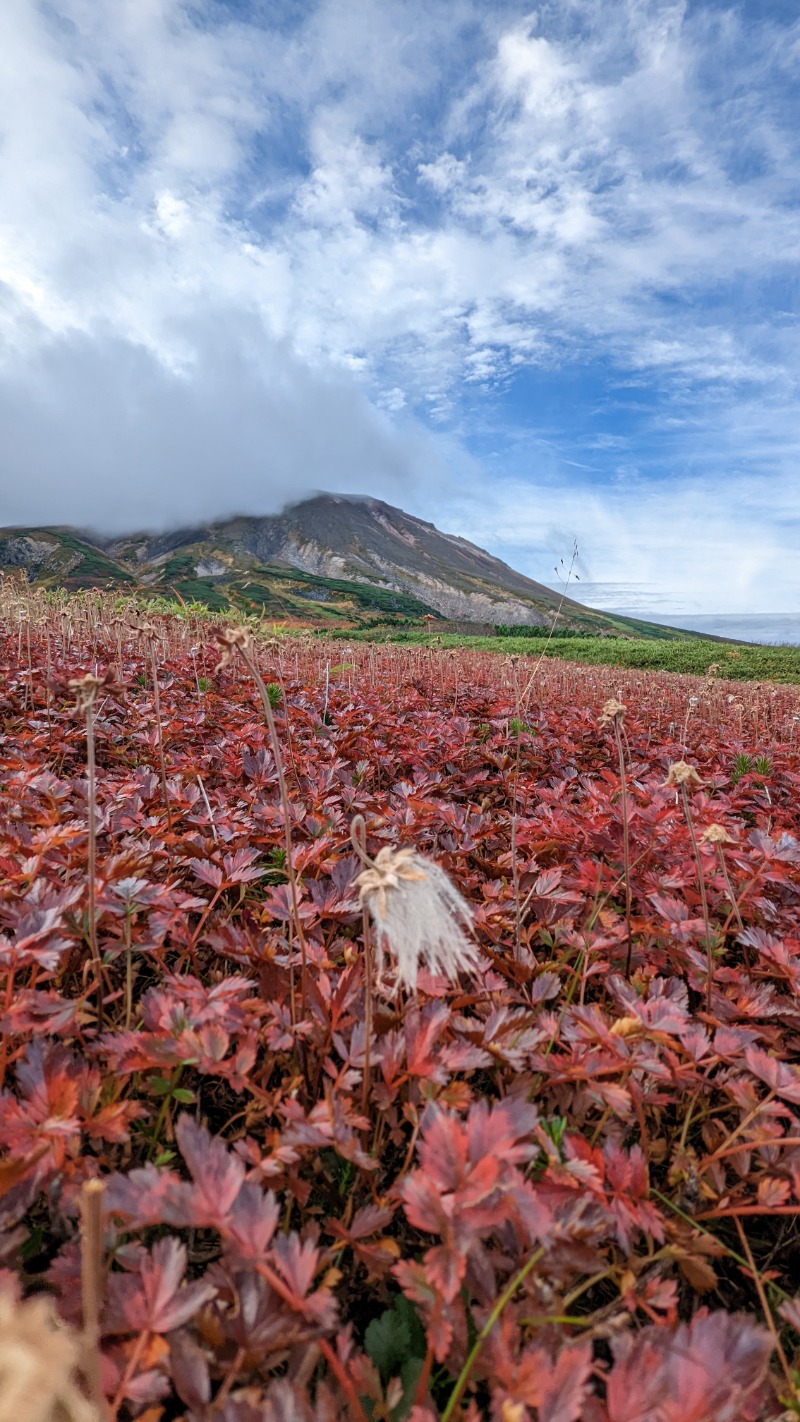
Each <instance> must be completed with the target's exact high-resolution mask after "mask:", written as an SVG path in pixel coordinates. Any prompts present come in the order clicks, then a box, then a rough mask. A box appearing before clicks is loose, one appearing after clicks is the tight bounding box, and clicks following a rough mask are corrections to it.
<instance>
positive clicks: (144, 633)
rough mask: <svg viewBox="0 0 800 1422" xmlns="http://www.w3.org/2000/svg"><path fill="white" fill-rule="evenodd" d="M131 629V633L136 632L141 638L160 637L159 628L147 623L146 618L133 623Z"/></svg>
mask: <svg viewBox="0 0 800 1422" xmlns="http://www.w3.org/2000/svg"><path fill="white" fill-rule="evenodd" d="M130 627H131V632H136V633H137V635H138V636H139V637H157V636H158V628H157V627H156V626H155V625H154V623H152V622H147V621H145V620H144V618H143V619H142V620H141V621H139V622H136V621H133V622H131V624H130Z"/></svg>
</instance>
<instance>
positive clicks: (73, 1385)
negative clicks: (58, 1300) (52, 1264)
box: [0, 1291, 99, 1422]
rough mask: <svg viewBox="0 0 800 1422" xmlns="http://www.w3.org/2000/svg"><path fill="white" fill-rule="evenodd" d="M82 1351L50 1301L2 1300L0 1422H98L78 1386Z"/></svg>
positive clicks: (8, 1296) (0, 1297)
mask: <svg viewBox="0 0 800 1422" xmlns="http://www.w3.org/2000/svg"><path fill="white" fill-rule="evenodd" d="M82 1351H83V1348H82V1344H81V1340H80V1339H79V1338H78V1336H77V1334H75V1333H73V1332H72V1330H71V1329H70V1328H67V1327H66V1326H65V1325H63V1324H58V1323H57V1322H56V1319H55V1315H54V1313H53V1306H52V1304H51V1303H50V1301H49V1299H45V1298H44V1297H42V1296H41V1295H40V1296H39V1297H38V1298H32V1299H27V1300H26V1301H25V1302H24V1303H18V1302H17V1300H16V1299H15V1298H14V1297H13V1295H12V1294H10V1293H9V1292H7V1291H5V1292H3V1293H2V1294H0V1422H54V1419H58V1422H99V1417H98V1413H97V1411H96V1410H95V1408H94V1407H93V1406H92V1405H91V1403H90V1402H89V1401H88V1400H87V1398H86V1397H85V1396H84V1394H83V1392H82V1391H81V1389H80V1386H79V1384H78V1373H79V1368H80V1365H81V1361H82V1359H81V1353H82Z"/></svg>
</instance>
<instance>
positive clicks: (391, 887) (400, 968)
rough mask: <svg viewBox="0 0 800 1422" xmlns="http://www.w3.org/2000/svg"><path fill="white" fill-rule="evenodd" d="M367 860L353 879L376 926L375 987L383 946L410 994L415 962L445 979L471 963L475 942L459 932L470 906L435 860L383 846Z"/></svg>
mask: <svg viewBox="0 0 800 1422" xmlns="http://www.w3.org/2000/svg"><path fill="white" fill-rule="evenodd" d="M362 857H365V856H363V855H362ZM367 863H368V867H367V868H366V869H363V870H362V872H361V873H360V874H359V875H358V876H357V878H356V879H355V881H354V882H355V887H356V888H357V889H358V893H359V898H360V900H361V902H362V904H365V905H366V907H367V909H368V910H369V913H370V916H371V918H372V921H373V924H374V925H375V929H376V934H377V941H376V949H377V953H376V959H377V976H378V983H379V986H381V987H382V979H383V966H384V950H385V949H388V950H389V952H390V954H391V956H392V957H393V959H394V961H395V966H396V970H397V983H396V986H399V985H401V984H402V985H403V986H404V987H407V988H408V989H409V990H410V991H412V992H413V991H414V989H415V988H416V985H417V971H418V969H419V967H420V965H422V966H424V967H426V968H427V969H428V970H429V971H430V972H432V973H443V974H444V975H445V976H446V977H448V978H450V979H451V980H454V979H456V978H457V977H458V974H459V973H460V972H463V971H466V972H471V971H473V970H474V969H475V968H476V967H477V964H478V950H477V946H476V944H475V943H474V942H473V941H472V940H471V939H470V938H468V937H467V935H466V933H465V931H464V930H465V929H467V930H469V929H470V928H471V927H472V914H471V911H470V908H469V906H468V904H466V903H465V901H464V899H462V897H461V895H460V894H459V892H458V890H457V889H456V888H455V887H454V885H453V884H451V882H450V880H449V879H448V877H447V875H446V874H445V872H444V870H443V869H440V868H439V865H438V864H435V863H434V862H433V860H432V859H426V858H425V857H424V856H423V855H421V854H418V853H417V851H416V850H415V849H390V848H389V846H388V845H386V846H384V848H383V849H381V850H379V851H378V853H377V855H376V857H375V858H374V859H368V857H367Z"/></svg>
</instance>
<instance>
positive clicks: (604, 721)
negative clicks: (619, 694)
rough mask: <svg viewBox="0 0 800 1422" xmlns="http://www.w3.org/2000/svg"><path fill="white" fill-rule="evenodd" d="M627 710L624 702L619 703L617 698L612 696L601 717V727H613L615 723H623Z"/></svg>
mask: <svg viewBox="0 0 800 1422" xmlns="http://www.w3.org/2000/svg"><path fill="white" fill-rule="evenodd" d="M627 709H628V708H627V706H626V705H625V703H624V701H617V699H616V697H614V696H612V697H611V699H610V701H607V702H606V703H605V705H604V707H603V710H602V712H601V715H600V725H601V726H611V725H613V724H614V722H615V721H621V720H622V718H623V716H624V715H625V712H626V711H627Z"/></svg>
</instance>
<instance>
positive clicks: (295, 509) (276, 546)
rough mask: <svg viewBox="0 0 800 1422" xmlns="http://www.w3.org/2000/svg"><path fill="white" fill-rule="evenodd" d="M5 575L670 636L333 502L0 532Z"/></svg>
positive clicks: (326, 610)
mask: <svg viewBox="0 0 800 1422" xmlns="http://www.w3.org/2000/svg"><path fill="white" fill-rule="evenodd" d="M12 569H23V570H24V571H25V574H26V576H27V577H28V579H29V580H30V581H31V582H34V583H39V584H44V585H46V586H53V587H56V586H62V587H66V588H70V589H76V588H81V587H83V588H86V587H118V588H119V590H120V591H130V592H133V591H135V590H138V591H140V592H150V593H152V594H156V593H161V594H163V595H165V596H167V597H170V596H174V595H175V594H177V595H178V596H179V597H180V598H181V599H183V601H185V602H186V601H190V600H197V601H202V602H204V603H206V604H208V605H209V606H210V607H214V608H224V607H227V606H230V607H234V608H239V609H242V610H247V611H256V612H258V611H263V612H264V613H265V614H266V615H268V616H270V617H274V618H278V619H281V620H290V621H293V622H295V621H296V622H305V623H308V624H311V625H316V626H330V627H333V626H336V625H337V624H338V625H339V626H347V625H352V624H353V623H355V624H358V623H361V622H364V621H369V620H373V621H374V620H375V619H376V618H381V617H386V616H395V617H396V616H402V617H407V618H411V619H419V618H421V617H423V616H425V615H433V616H439V617H444V618H446V619H450V620H453V619H455V620H458V621H460V622H482V623H505V624H515V625H526V624H527V625H534V626H549V625H550V623H551V622H552V619H553V616H554V614H555V612H556V610H557V609H558V608H560V609H561V610H560V614H559V617H558V625H559V626H564V627H571V628H575V629H581V630H585V631H595V632H599V631H616V632H620V631H622V632H632V631H634V630H635V629H638V628H643V627H644V626H648V631H649V632H650V635H661V636H665V635H666V636H669V635H670V633H671V629H669V628H662V629H656V628H655V627H653V628H649V625H648V624H637V623H635V622H634V621H633V620H632V619H630V618H622V617H616V616H612V615H610V614H606V613H602V612H596V611H595V610H593V609H591V608H587V607H583V606H582V605H581V604H580V603H579V602H576V601H574V600H573V599H571V598H564V599H562V598H561V596H560V594H559V593H555V592H553V590H552V589H551V588H548V587H545V586H544V585H543V584H541V583H537V582H534V581H533V579H532V578H528V577H525V575H524V574H523V573H517V572H515V571H514V569H513V568H509V567H508V565H507V564H505V563H502V562H501V561H500V560H499V559H498V558H494V557H492V555H491V554H490V553H486V552H485V551H484V550H483V549H482V548H478V547H476V545H475V544H473V543H469V542H468V541H467V539H465V538H459V537H458V536H456V535H454V534H448V533H441V532H440V531H439V529H437V528H436V527H435V526H434V525H433V524H432V523H426V522H425V521H424V520H423V519H419V518H415V517H413V516H412V515H411V514H407V513H404V512H403V511H402V510H401V509H396V508H393V507H392V506H391V505H390V504H386V503H384V502H383V501H382V500H380V499H372V498H355V497H350V496H345V495H338V494H319V495H316V496H315V497H314V498H310V499H306V500H304V501H303V502H302V503H298V504H294V505H290V506H289V507H288V508H286V509H284V511H283V513H280V514H272V515H268V516H266V517H263V518H256V517H237V518H230V519H225V520H223V521H221V522H218V523H209V524H205V525H203V526H201V527H193V528H186V529H179V530H176V531H174V532H171V533H154V534H153V533H137V534H133V535H130V536H126V537H114V538H108V537H102V536H100V535H97V534H92V533H87V532H79V531H77V530H75V529H65V528H6V529H0V571H6V572H8V571H11V570H12Z"/></svg>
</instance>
